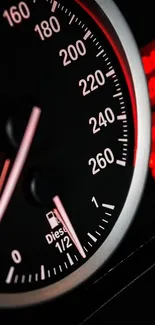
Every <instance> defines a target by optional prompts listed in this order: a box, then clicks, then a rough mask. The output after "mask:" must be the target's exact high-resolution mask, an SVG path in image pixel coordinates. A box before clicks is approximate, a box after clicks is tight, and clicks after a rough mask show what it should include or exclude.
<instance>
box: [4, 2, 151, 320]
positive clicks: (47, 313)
mask: <svg viewBox="0 0 155 325" xmlns="http://www.w3.org/2000/svg"><path fill="white" fill-rule="evenodd" d="M115 2H116V3H117V4H118V6H119V7H120V9H121V11H122V12H123V13H124V16H125V17H126V19H127V21H128V23H129V25H130V28H131V30H132V32H133V34H134V36H135V39H136V41H137V44H138V46H139V48H142V47H143V46H145V45H146V44H147V43H149V42H150V41H152V40H153V39H155V28H154V20H155V17H154V15H155V12H154V9H153V8H154V6H153V1H151V0H148V1H146V2H144V3H143V2H142V1H135V0H134V1H133V0H117V1H115ZM154 197H155V180H153V178H152V176H151V172H150V171H149V172H148V179H147V183H146V188H145V192H144V195H143V199H142V202H141V204H140V206H139V209H138V212H137V214H136V217H135V220H134V222H133V224H132V227H131V228H130V230H129V232H128V234H127V236H126V238H125V240H124V241H123V242H122V244H121V246H120V247H119V249H118V250H117V251H116V253H115V255H114V256H113V258H112V259H111V260H110V262H109V263H108V264H107V265H106V266H105V267H104V268H103V269H102V270H101V271H100V272H99V273H98V274H97V275H96V276H95V277H94V278H93V279H91V281H90V282H89V283H87V284H85V285H84V287H82V288H79V289H77V290H76V291H74V292H73V293H71V294H69V295H68V296H66V297H65V298H64V297H62V298H61V299H58V300H57V302H55V303H53V302H52V303H48V304H45V305H40V306H37V307H33V308H27V309H23V310H22V309H21V310H14V311H0V324H3V323H4V322H6V321H10V322H12V323H13V324H18V323H21V322H24V321H25V322H28V321H31V322H34V323H35V324H37V323H38V322H41V323H47V322H50V323H57V324H59V323H61V324H65V323H68V324H70V323H71V324H75V325H78V324H83V323H84V324H87V325H90V324H93V325H95V324H97V325H98V324H102V323H105V322H110V323H111V322H112V321H114V322H120V321H121V322H122V321H123V322H127V321H128V322H129V321H130V319H131V321H132V322H134V323H136V321H137V322H138V324H139V323H140V321H141V320H143V321H144V319H145V317H146V318H147V324H150V323H152V322H153V323H154V291H155V281H154V277H155V214H154V211H155V199H154Z"/></svg>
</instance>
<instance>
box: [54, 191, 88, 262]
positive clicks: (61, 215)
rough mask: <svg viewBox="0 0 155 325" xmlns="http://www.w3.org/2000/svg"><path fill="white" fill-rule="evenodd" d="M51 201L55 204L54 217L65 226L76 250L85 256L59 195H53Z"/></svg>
mask: <svg viewBox="0 0 155 325" xmlns="http://www.w3.org/2000/svg"><path fill="white" fill-rule="evenodd" d="M53 202H54V204H55V206H56V209H54V212H55V214H56V217H57V218H58V220H59V221H60V222H61V223H62V225H63V226H64V227H65V228H66V230H67V232H68V235H69V236H70V238H71V240H72V241H73V243H74V245H75V246H76V248H77V250H78V251H79V253H80V254H81V256H82V257H83V258H85V257H86V254H85V252H84V250H83V248H82V245H81V243H80V241H79V239H78V237H77V235H76V233H75V230H74V228H73V226H72V224H71V222H70V220H69V217H68V215H67V213H66V211H65V209H64V206H63V204H62V202H61V200H60V198H59V196H55V197H54V198H53Z"/></svg>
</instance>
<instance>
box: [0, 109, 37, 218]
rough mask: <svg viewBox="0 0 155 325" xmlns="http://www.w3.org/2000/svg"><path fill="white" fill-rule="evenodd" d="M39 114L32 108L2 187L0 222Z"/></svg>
mask: <svg viewBox="0 0 155 325" xmlns="http://www.w3.org/2000/svg"><path fill="white" fill-rule="evenodd" d="M40 114H41V110H40V108H38V107H34V108H33V110H32V112H31V115H30V118H29V121H28V124H27V127H26V130H25V133H24V136H23V139H22V142H21V145H20V147H19V150H18V152H17V156H16V158H15V161H14V164H13V167H12V169H11V172H10V175H9V178H8V180H7V183H6V185H5V187H4V190H3V193H2V196H1V199H0V221H1V220H2V218H3V216H4V213H5V210H6V208H7V206H8V204H9V201H10V200H11V196H12V194H13V191H14V189H15V187H16V185H17V182H18V179H19V177H20V174H21V172H22V169H23V166H24V163H25V161H26V158H27V156H28V153H29V150H30V147H31V144H32V141H33V138H34V135H35V131H36V128H37V125H38V122H39V118H40Z"/></svg>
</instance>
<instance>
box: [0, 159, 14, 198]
mask: <svg viewBox="0 0 155 325" xmlns="http://www.w3.org/2000/svg"><path fill="white" fill-rule="evenodd" d="M10 163H11V161H10V159H6V160H5V163H4V166H3V169H2V172H1V176H0V193H1V192H2V188H3V185H4V182H5V179H6V176H7V173H8V170H9V167H10Z"/></svg>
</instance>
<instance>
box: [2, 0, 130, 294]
mask: <svg viewBox="0 0 155 325" xmlns="http://www.w3.org/2000/svg"><path fill="white" fill-rule="evenodd" d="M0 16H1V20H0V45H1V51H0V73H1V80H2V83H1V87H0V107H1V121H0V123H1V124H0V132H1V140H0V151H1V157H0V159H1V166H0V168H1V178H0V191H1V201H0V209H1V210H0V220H1V223H0V260H1V267H0V291H1V293H17V292H26V291H31V290H35V289H40V288H43V287H46V286H48V285H50V284H53V283H55V282H57V281H59V280H60V279H64V278H65V277H66V276H68V275H69V274H71V273H72V272H74V271H75V270H77V269H78V268H79V267H80V266H81V265H82V264H84V263H86V261H87V260H89V259H90V257H91V256H92V255H93V254H94V253H95V252H96V251H97V250H98V249H99V247H100V246H101V245H102V244H103V243H104V241H105V239H106V238H107V236H108V235H109V233H110V231H111V230H112V228H113V226H114V224H115V223H116V221H117V219H118V217H119V215H120V213H121V210H122V208H123V206H124V202H125V200H126V197H127V194H128V191H129V188H130V184H131V180H132V176H133V170H134V133H135V131H134V118H133V110H132V105H131V99H130V95H129V90H128V87H127V81H126V79H125V76H124V73H123V69H122V67H121V65H120V62H119V60H118V58H117V55H116V53H115V51H114V49H113V48H112V46H111V44H110V42H109V40H108V39H107V37H106V36H105V34H104V32H103V30H101V29H100V28H99V26H97V24H96V22H95V21H94V20H93V19H92V18H91V17H90V15H89V14H88V13H87V12H85V10H84V9H83V8H81V6H80V5H79V4H78V3H76V2H74V1H66V2H63V1H61V2H59V1H58V2H57V1H52V2H51V3H50V1H49V2H47V1H40V0H36V1H33V0H31V1H27V0H25V1H21V2H20V1H14V2H12V1H6V0H5V1H1V8H0ZM19 171H20V172H19ZM17 174H18V175H17ZM11 177H12V178H11ZM11 186H12V187H13V189H12V190H11ZM8 193H9V194H8Z"/></svg>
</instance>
